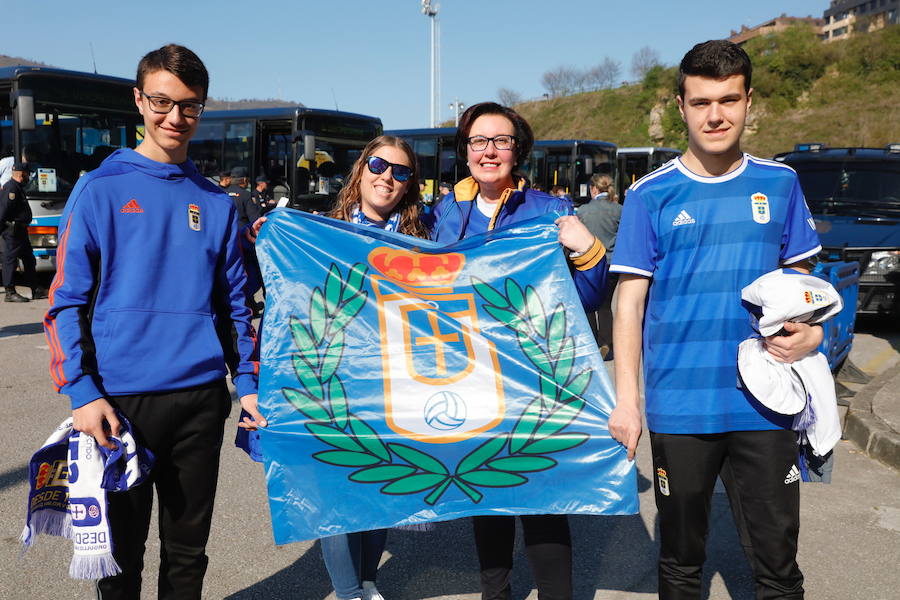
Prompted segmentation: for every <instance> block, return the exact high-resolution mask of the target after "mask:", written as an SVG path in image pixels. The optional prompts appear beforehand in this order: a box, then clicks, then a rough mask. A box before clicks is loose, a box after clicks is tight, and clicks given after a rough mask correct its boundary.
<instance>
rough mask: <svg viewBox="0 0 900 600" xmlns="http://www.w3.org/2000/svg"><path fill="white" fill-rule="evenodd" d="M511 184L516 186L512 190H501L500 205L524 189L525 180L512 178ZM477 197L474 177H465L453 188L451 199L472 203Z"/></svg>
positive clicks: (476, 185) (476, 184) (476, 183)
mask: <svg viewBox="0 0 900 600" xmlns="http://www.w3.org/2000/svg"><path fill="white" fill-rule="evenodd" d="M513 182H514V183H515V184H516V187H515V189H514V188H506V189H505V190H503V194H502V195H501V196H500V203H501V204H502V203H504V202H506V199H507V198H509V195H510V194H511V193H513V192H515V191H517V190H523V189H525V179H523V178H521V177H514V178H513ZM477 195H478V182H477V181H475V178H474V177H471V176H470V177H466V178H465V179H463V180H461V181H459V182H458V183H457V184H456V185H454V186H453V197H454V198H456V201H457V202H472V201H473V200H475V196H477Z"/></svg>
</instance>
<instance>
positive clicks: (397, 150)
mask: <svg viewBox="0 0 900 600" xmlns="http://www.w3.org/2000/svg"><path fill="white" fill-rule="evenodd" d="M415 165H416V155H415V154H414V153H413V151H412V148H410V147H409V144H407V143H406V142H405V141H403V140H402V139H400V138H396V137H393V136H390V135H382V136H379V137H377V138H375V139H374V140H372V141H371V142H369V144H368V145H367V146H366V147H365V149H364V150H363V153H362V155H360V157H359V159H357V161H356V163H355V164H354V165H353V169H352V170H351V171H350V178H349V180H348V181H347V185H345V186H344V187H343V188H342V189H341V191H340V193H339V194H338V199H337V203H336V205H335V207H334V209H333V210H332V211H331V213H330V214H329V216H331V217H334V218H335V219H340V220H342V221H350V222H352V223H360V224H363V225H370V226H372V227H379V228H381V229H385V230H387V231H397V232H400V233H405V234H406V235H412V236H415V237H420V238H427V237H428V232H427V230H426V229H425V226H424V225H422V223H421V221H420V220H419V186H418V176H417V174H416V166H415ZM386 541H387V530H385V529H379V530H376V531H363V532H359V533H348V534H340V535H335V536H331V537H326V538H322V539H321V540H320V544H321V545H322V556H323V557H324V558H325V567H326V568H327V569H328V575H329V576H330V577H331V583H332V585H333V586H334V590H335V595H336V596H337V598H338V600H347V599H351V598H352V599H360V598H361V599H362V600H383V598H382V596H381V594H379V593H378V590H377V589H376V588H375V574H376V572H377V570H378V563H379V562H380V561H381V554H382V553H383V552H384V546H385V543H386Z"/></svg>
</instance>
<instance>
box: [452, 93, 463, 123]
mask: <svg viewBox="0 0 900 600" xmlns="http://www.w3.org/2000/svg"><path fill="white" fill-rule="evenodd" d="M465 107H466V104H465V102H460V101H459V98H454V99H453V102H451V103H450V110H452V111H453V117H454V120H455V121H456V126H457V127H459V115H461V114H462V111H463V109H464V108H465Z"/></svg>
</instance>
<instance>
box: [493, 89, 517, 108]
mask: <svg viewBox="0 0 900 600" xmlns="http://www.w3.org/2000/svg"><path fill="white" fill-rule="evenodd" d="M497 99H498V100H499V101H500V104H502V105H503V106H515V105H516V104H521V102H522V95H521V94H520V93H519V92H517V91H515V90H511V89H509V88H503V87H502V88H500V89H499V90H497Z"/></svg>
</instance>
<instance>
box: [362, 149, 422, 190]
mask: <svg viewBox="0 0 900 600" xmlns="http://www.w3.org/2000/svg"><path fill="white" fill-rule="evenodd" d="M366 165H368V167H369V173H372V174H374V175H381V174H382V173H384V172H385V171H387V170H388V167H390V168H391V177H393V178H394V179H396V180H397V181H399V182H400V183H403V182H404V181H408V180H409V178H410V177H412V172H413V171H412V167H407V166H406V165H397V164H394V163H389V162H388V161H386V160H384V159H383V158H381V157H380V156H370V157H369V158H368V159H366Z"/></svg>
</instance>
